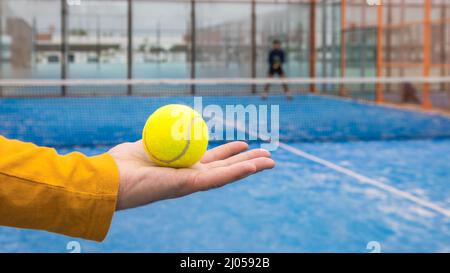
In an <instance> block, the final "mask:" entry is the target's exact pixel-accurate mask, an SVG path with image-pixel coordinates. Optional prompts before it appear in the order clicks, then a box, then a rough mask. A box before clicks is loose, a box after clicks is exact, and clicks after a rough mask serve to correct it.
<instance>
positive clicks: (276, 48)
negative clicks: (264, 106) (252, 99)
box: [262, 40, 292, 99]
mask: <svg viewBox="0 0 450 273" xmlns="http://www.w3.org/2000/svg"><path fill="white" fill-rule="evenodd" d="M284 62H285V54H284V50H283V49H282V48H281V41H280V40H274V41H273V43H272V49H271V50H270V52H269V57H268V63H269V73H268V75H267V77H268V78H273V77H274V76H275V75H278V76H279V77H280V79H284V78H285V74H284V70H283V64H284ZM269 88H270V84H266V86H265V87H264V93H263V95H262V98H263V99H266V98H267V96H268V95H269ZM283 89H284V93H286V95H287V97H288V99H292V94H291V92H290V90H289V87H288V85H287V84H285V83H284V84H283Z"/></svg>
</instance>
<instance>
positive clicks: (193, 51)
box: [190, 0, 197, 95]
mask: <svg viewBox="0 0 450 273" xmlns="http://www.w3.org/2000/svg"><path fill="white" fill-rule="evenodd" d="M196 28H197V24H196V14H195V0H191V52H190V55H191V79H195V77H196V71H195V65H196V59H197V56H196V50H197V49H196V47H197V43H196V39H197V37H196V36H197V33H196ZM191 94H192V95H195V84H191Z"/></svg>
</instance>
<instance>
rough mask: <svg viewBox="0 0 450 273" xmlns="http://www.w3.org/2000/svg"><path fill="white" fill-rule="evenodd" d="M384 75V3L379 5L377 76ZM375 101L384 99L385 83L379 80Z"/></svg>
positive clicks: (379, 101)
mask: <svg viewBox="0 0 450 273" xmlns="http://www.w3.org/2000/svg"><path fill="white" fill-rule="evenodd" d="M382 76H383V3H380V4H379V5H378V7H377V77H378V78H381V77H382ZM375 86H376V87H375V88H376V90H375V101H376V102H377V103H381V102H383V101H384V97H383V85H382V84H381V83H380V82H377V84H376V85H375Z"/></svg>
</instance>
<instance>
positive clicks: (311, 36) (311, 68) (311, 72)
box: [309, 0, 317, 93]
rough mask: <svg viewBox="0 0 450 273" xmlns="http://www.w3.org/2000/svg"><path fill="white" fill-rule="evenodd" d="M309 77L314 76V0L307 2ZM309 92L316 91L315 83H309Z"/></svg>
mask: <svg viewBox="0 0 450 273" xmlns="http://www.w3.org/2000/svg"><path fill="white" fill-rule="evenodd" d="M309 5H310V6H309V77H311V78H315V77H316V11H317V9H316V0H311V2H310V4H309ZM309 92H311V93H316V92H317V89H316V85H315V84H313V83H312V84H310V86H309Z"/></svg>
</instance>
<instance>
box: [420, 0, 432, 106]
mask: <svg viewBox="0 0 450 273" xmlns="http://www.w3.org/2000/svg"><path fill="white" fill-rule="evenodd" d="M430 56H431V0H425V2H424V20H423V76H424V77H429V76H430V65H431V60H430ZM422 107H423V108H424V109H431V108H432V104H431V100H430V83H429V82H425V83H424V84H423V91H422Z"/></svg>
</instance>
